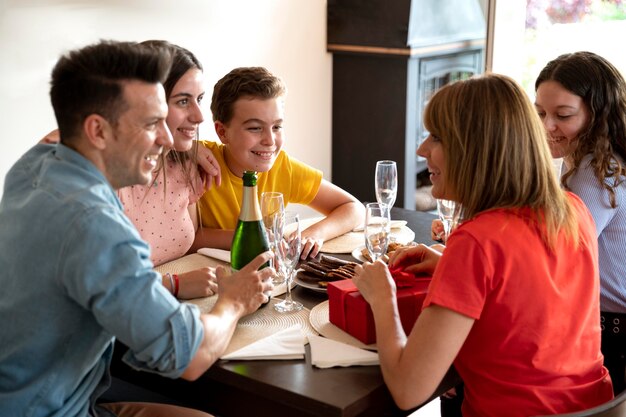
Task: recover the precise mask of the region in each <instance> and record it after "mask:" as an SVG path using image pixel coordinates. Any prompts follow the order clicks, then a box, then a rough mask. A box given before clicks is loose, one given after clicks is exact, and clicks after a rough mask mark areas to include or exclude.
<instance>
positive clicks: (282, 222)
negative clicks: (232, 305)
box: [274, 211, 302, 313]
mask: <svg viewBox="0 0 626 417" xmlns="http://www.w3.org/2000/svg"><path fill="white" fill-rule="evenodd" d="M274 235H275V236H276V237H277V239H276V253H277V254H278V259H279V264H280V268H281V270H282V272H283V274H284V276H285V284H286V286H287V295H286V296H285V299H284V300H283V301H281V302H279V303H277V304H275V305H274V308H275V309H276V311H278V312H280V313H290V312H294V311H300V310H301V309H302V303H299V302H298V301H294V300H293V299H292V298H291V281H292V280H293V276H294V274H295V270H296V265H297V264H298V260H299V259H300V252H301V250H302V236H301V228H300V217H299V216H298V214H297V213H294V212H291V211H285V212H283V215H282V216H278V217H276V219H275V221H274ZM279 236H280V237H282V239H279V238H278V237H279Z"/></svg>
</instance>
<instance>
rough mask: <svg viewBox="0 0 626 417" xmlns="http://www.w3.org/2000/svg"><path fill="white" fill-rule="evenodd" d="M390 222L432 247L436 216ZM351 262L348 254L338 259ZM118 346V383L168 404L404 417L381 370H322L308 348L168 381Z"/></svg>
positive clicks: (220, 364) (309, 303) (404, 215)
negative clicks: (137, 366) (127, 360)
mask: <svg viewBox="0 0 626 417" xmlns="http://www.w3.org/2000/svg"><path fill="white" fill-rule="evenodd" d="M391 217H392V219H394V220H395V219H398V220H405V221H407V226H408V227H409V228H410V229H411V230H413V231H414V232H415V241H416V242H419V243H426V244H432V243H434V242H433V241H432V240H431V237H430V225H431V222H432V219H433V218H434V215H432V214H430V213H426V212H418V211H413V210H406V209H401V208H393V209H392V210H391ZM334 256H338V257H343V258H344V259H352V258H351V257H350V255H349V254H345V255H341V256H339V255H334ZM292 295H293V297H294V299H296V300H298V301H300V302H302V303H303V304H304V306H305V307H307V308H308V309H311V308H313V307H315V306H316V305H318V304H319V303H321V302H323V301H325V300H327V299H328V296H327V295H326V293H324V292H315V291H311V290H310V289H307V288H303V287H299V286H296V287H295V288H294V289H293V291H292ZM122 350H123V349H120V348H116V354H115V355H114V360H113V364H112V367H111V370H112V375H113V377H114V384H115V381H118V382H123V383H124V384H130V386H136V387H141V389H142V390H147V391H148V392H150V393H154V394H155V395H158V396H160V397H162V398H164V399H167V400H171V401H170V402H172V403H175V404H180V405H184V406H188V407H192V408H197V409H200V410H205V411H207V412H209V413H212V414H215V415H218V416H225V417H226V416H243V415H254V416H277V415H281V416H325V417H332V416H336V417H351V416H405V415H408V414H410V413H411V412H413V411H414V410H408V411H407V410H401V409H399V408H398V407H397V406H396V405H395V403H394V402H393V399H392V397H391V394H390V393H389V391H388V389H387V387H386V386H385V383H384V381H383V376H382V373H381V370H380V367H379V366H351V367H342V368H328V369H318V368H316V367H314V366H312V364H311V352H310V347H309V346H308V345H307V346H306V355H305V359H304V360H251V361H240V360H230V361H225V360H219V361H217V362H216V363H215V364H214V365H213V366H212V367H211V368H210V369H209V370H207V371H206V372H205V373H204V374H203V375H202V376H201V377H200V378H199V379H198V380H196V381H193V382H189V381H185V380H182V379H176V380H172V379H168V378H164V377H161V376H158V375H155V374H151V373H146V372H138V371H135V370H133V369H131V368H130V367H128V366H127V365H125V364H124V363H123V362H121V359H120V357H121V354H122V353H123V352H122ZM456 382H458V376H457V374H456V372H454V369H451V371H450V372H448V374H447V375H446V376H445V378H444V379H443V381H442V382H441V384H440V385H439V387H438V389H437V390H436V392H435V394H434V395H433V398H436V397H437V396H438V395H440V394H442V393H443V392H445V391H446V390H448V389H449V388H451V387H453V386H454V385H455V384H456Z"/></svg>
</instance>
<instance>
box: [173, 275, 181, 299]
mask: <svg viewBox="0 0 626 417" xmlns="http://www.w3.org/2000/svg"><path fill="white" fill-rule="evenodd" d="M172 276H173V277H174V297H178V289H179V288H180V281H179V280H178V275H177V274H173V275H172Z"/></svg>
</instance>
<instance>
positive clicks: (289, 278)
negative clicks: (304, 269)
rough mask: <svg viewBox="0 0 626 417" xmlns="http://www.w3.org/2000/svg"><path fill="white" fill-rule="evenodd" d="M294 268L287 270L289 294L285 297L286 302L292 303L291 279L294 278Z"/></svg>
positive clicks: (286, 280)
mask: <svg viewBox="0 0 626 417" xmlns="http://www.w3.org/2000/svg"><path fill="white" fill-rule="evenodd" d="M293 272H294V271H293V270H291V271H287V276H286V277H285V282H286V285H287V296H286V297H285V303H289V304H291V280H292V279H293Z"/></svg>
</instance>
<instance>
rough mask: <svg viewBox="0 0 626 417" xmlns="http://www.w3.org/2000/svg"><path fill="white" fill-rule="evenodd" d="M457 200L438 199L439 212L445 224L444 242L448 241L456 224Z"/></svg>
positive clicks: (440, 218)
mask: <svg viewBox="0 0 626 417" xmlns="http://www.w3.org/2000/svg"><path fill="white" fill-rule="evenodd" d="M455 211H456V202H454V201H453V200H442V199H437V214H438V215H439V220H441V223H442V224H443V243H444V244H445V243H446V242H448V237H449V236H450V233H451V232H452V229H454V227H455V226H456V214H455Z"/></svg>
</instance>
